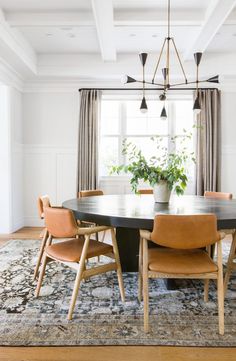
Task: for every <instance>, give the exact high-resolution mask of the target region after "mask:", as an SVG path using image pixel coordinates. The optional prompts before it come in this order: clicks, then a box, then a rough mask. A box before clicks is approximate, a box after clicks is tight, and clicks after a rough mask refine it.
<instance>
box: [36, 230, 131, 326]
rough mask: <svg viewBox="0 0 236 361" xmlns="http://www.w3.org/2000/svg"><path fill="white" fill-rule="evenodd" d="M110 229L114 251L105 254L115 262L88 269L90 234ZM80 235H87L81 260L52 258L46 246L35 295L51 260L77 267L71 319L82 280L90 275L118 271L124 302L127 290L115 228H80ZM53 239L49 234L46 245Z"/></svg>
mask: <svg viewBox="0 0 236 361" xmlns="http://www.w3.org/2000/svg"><path fill="white" fill-rule="evenodd" d="M108 230H110V232H111V238H112V246H113V252H112V253H111V254H105V256H107V257H110V258H112V259H114V260H115V262H111V263H107V264H105V265H100V266H97V267H93V268H91V269H86V260H87V259H88V257H87V252H88V247H89V241H90V236H91V235H92V234H94V233H96V234H97V233H99V232H104V231H108ZM78 236H84V237H85V241H84V246H83V249H82V253H81V258H80V261H79V262H64V261H60V260H58V259H55V258H52V257H51V256H49V255H48V254H47V248H46V250H45V251H44V255H43V261H42V266H41V270H40V275H39V279H38V284H37V288H36V291H35V297H36V298H37V297H38V296H39V292H40V289H41V285H42V281H43V277H44V274H45V269H46V265H47V263H48V262H50V261H56V262H60V263H63V264H65V265H67V266H69V267H71V268H73V269H75V270H76V271H77V273H76V279H75V283H74V289H73V293H72V299H71V303H70V307H69V312H68V319H69V320H71V319H72V314H73V311H74V307H75V303H76V299H77V297H78V294H79V287H80V283H81V281H82V280H86V279H87V278H89V277H92V276H95V275H98V274H101V273H105V272H109V271H116V272H117V277H118V284H119V289H120V294H121V300H122V301H123V302H125V291H124V284H123V278H122V269H121V264H120V257H119V251H118V246H117V241H116V236H115V231H114V228H111V227H105V226H96V227H89V228H78ZM52 239H53V237H52V235H49V237H48V239H47V243H46V247H47V246H49V245H51V243H52Z"/></svg>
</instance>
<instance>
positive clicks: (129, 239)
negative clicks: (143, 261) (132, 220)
mask: <svg viewBox="0 0 236 361" xmlns="http://www.w3.org/2000/svg"><path fill="white" fill-rule="evenodd" d="M116 238H117V245H118V249H119V253H120V262H121V268H122V271H123V272H138V255H139V230H138V229H135V228H121V227H117V228H116Z"/></svg>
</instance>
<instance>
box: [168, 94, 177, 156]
mask: <svg viewBox="0 0 236 361" xmlns="http://www.w3.org/2000/svg"><path fill="white" fill-rule="evenodd" d="M175 123H176V112H175V103H174V102H172V101H170V102H169V103H168V134H169V138H168V151H169V153H173V152H175V149H176V147H175V142H172V141H171V138H173V137H174V136H175V134H176V131H175Z"/></svg>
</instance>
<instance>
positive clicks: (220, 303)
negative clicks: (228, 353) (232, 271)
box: [217, 241, 224, 335]
mask: <svg viewBox="0 0 236 361" xmlns="http://www.w3.org/2000/svg"><path fill="white" fill-rule="evenodd" d="M217 258H218V278H217V293H218V314H219V334H220V335H224V284H223V266H222V248H221V241H219V242H218V243H217Z"/></svg>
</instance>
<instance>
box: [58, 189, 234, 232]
mask: <svg viewBox="0 0 236 361" xmlns="http://www.w3.org/2000/svg"><path fill="white" fill-rule="evenodd" d="M62 206H63V207H64V208H68V209H71V210H72V211H73V212H74V214H75V217H76V218H77V219H80V220H84V221H90V222H95V223H97V224H103V225H107V226H114V227H124V228H144V229H145V228H146V229H150V230H151V229H152V227H153V219H154V217H155V215H157V214H185V215H186V214H203V213H215V214H216V216H217V223H218V228H219V229H223V228H225V229H229V228H236V199H232V200H222V199H213V198H212V199H210V198H204V197H200V196H179V197H178V196H172V197H171V199H170V202H169V203H162V204H161V203H155V202H154V198H153V195H152V194H151V195H147V194H145V195H134V194H124V195H104V196H96V197H86V198H80V199H77V198H76V199H70V200H68V201H65V202H64V203H63V204H62Z"/></svg>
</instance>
